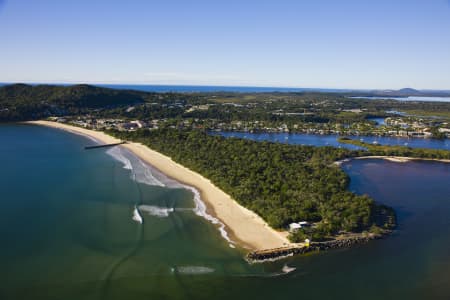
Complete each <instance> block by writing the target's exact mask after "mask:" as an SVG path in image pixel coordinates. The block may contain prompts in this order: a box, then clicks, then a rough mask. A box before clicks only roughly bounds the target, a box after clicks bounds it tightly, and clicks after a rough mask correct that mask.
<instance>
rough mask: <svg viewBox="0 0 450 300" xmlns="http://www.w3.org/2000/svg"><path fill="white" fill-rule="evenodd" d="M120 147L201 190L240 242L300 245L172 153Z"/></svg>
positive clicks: (99, 135) (105, 138) (107, 139)
mask: <svg viewBox="0 0 450 300" xmlns="http://www.w3.org/2000/svg"><path fill="white" fill-rule="evenodd" d="M24 124H30V125H39V126H47V127H51V128H56V129H61V130H65V131H67V132H70V133H73V134H78V135H82V136H85V137H88V138H93V139H95V140H98V141H100V142H103V143H108V144H112V143H118V142H120V140H119V139H117V138H114V137H112V136H109V135H107V134H105V133H104V132H101V131H94V130H91V129H85V128H81V127H76V126H72V125H67V124H63V123H57V122H51V121H29V122H24ZM119 147H123V148H126V149H127V150H129V151H130V152H132V153H133V154H134V155H136V156H137V157H138V158H139V159H141V160H143V161H144V162H146V163H148V164H149V165H151V166H152V167H154V168H156V169H157V170H158V171H160V172H161V173H163V174H165V175H166V176H168V177H170V178H172V179H174V180H175V181H177V182H179V183H181V184H184V185H187V186H190V187H193V188H195V189H196V190H198V192H199V193H200V198H201V200H202V201H203V202H204V203H205V205H206V209H207V212H208V213H209V214H210V215H212V216H213V217H214V218H217V219H218V220H220V222H222V223H223V224H224V225H225V230H226V232H227V234H228V235H229V236H231V239H232V241H235V242H237V244H238V245H239V246H241V247H243V248H248V249H250V250H252V251H256V250H265V249H273V248H280V247H287V246H294V245H297V244H294V243H291V242H289V240H288V239H287V232H278V231H276V230H274V229H273V228H271V227H270V226H269V225H268V224H267V223H266V222H265V221H264V220H263V219H262V218H261V217H260V216H258V215H257V214H256V213H254V212H253V211H250V210H249V209H247V208H245V207H243V206H241V205H240V204H239V203H237V202H236V201H235V200H234V199H232V198H231V197H230V196H229V195H228V194H226V193H225V192H223V191H222V190H221V189H219V188H218V187H217V186H215V185H214V184H213V183H212V182H211V181H210V180H209V179H207V178H205V177H203V176H202V175H200V174H198V173H196V172H194V171H192V170H190V169H188V168H186V167H184V166H183V165H181V164H178V163H176V162H174V161H173V160H172V159H171V158H170V157H168V156H165V155H163V154H161V153H159V152H157V151H154V150H152V149H150V148H149V147H147V146H145V145H142V144H139V143H133V142H128V143H126V144H123V145H120V146H119ZM209 221H210V220H209ZM217 229H218V230H220V229H219V228H217Z"/></svg>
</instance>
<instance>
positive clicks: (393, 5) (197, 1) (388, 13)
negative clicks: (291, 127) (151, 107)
mask: <svg viewBox="0 0 450 300" xmlns="http://www.w3.org/2000/svg"><path fill="white" fill-rule="evenodd" d="M0 37H1V39H0V41H1V42H0V82H73V83H75V82H86V83H136V84H200V85H244V86H249V85H251V86H289V87H324V88H325V87H326V88H402V87H414V88H420V89H450V1H449V0H409V1H404V0H395V1H393V0H377V1H370V0H342V1H337V0H314V1H312V0H310V1H303V0H296V1H294V0H276V1H275V0H273V1H268V0H258V1H250V0H240V1H237V0H226V1H225V0H224V1H219V0H217V1H214V0H208V1H206V0H161V1H153V0H147V1H145V0H128V1H114V0H64V1H61V0H33V1H30V0H0Z"/></svg>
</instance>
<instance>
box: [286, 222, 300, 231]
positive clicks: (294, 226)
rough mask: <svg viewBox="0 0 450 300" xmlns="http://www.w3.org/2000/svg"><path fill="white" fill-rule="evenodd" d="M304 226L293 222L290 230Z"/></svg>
mask: <svg viewBox="0 0 450 300" xmlns="http://www.w3.org/2000/svg"><path fill="white" fill-rule="evenodd" d="M300 228H302V226H301V225H300V224H299V223H291V224H289V231H291V232H294V231H297V230H299V229H300Z"/></svg>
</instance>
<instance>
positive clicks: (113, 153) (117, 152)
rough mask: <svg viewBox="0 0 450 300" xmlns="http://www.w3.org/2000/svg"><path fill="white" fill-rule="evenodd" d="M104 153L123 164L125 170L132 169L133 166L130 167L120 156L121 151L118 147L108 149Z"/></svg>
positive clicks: (126, 160)
mask: <svg viewBox="0 0 450 300" xmlns="http://www.w3.org/2000/svg"><path fill="white" fill-rule="evenodd" d="M106 153H107V154H108V155H110V156H112V157H113V158H114V159H115V160H117V161H119V162H121V163H122V164H123V168H124V169H127V170H132V169H133V166H132V165H131V161H130V160H129V159H128V158H126V157H125V156H124V155H123V154H122V150H121V148H120V147H113V148H111V149H109V150H108V151H106Z"/></svg>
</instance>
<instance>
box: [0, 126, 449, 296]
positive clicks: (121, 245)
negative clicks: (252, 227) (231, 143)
mask: <svg viewBox="0 0 450 300" xmlns="http://www.w3.org/2000/svg"><path fill="white" fill-rule="evenodd" d="M0 139H1V141H2V142H1V144H0V163H1V166H2V169H1V172H0V190H1V191H2V192H1V198H0V205H1V207H2V209H1V210H0V239H1V241H2V247H0V266H1V269H0V299H230V298H231V299H254V298H257V299H274V298H276V299H278V298H280V297H290V298H293V297H295V298H302V297H308V298H314V299H449V297H450V275H449V274H448V268H449V267H450V218H449V217H448V216H449V213H450V187H449V186H448V182H449V179H450V168H449V165H448V164H441V163H429V162H410V163H406V164H395V163H391V162H385V161H380V160H364V161H353V162H351V163H347V164H344V166H343V168H344V169H345V170H346V172H348V174H349V175H350V176H351V179H352V181H351V182H352V183H351V186H350V188H351V189H352V190H354V191H355V192H357V193H368V194H369V195H371V196H372V197H374V198H375V199H377V200H378V201H380V202H383V203H386V204H388V205H392V206H393V207H394V208H395V209H396V210H397V212H398V214H399V228H398V230H397V231H396V232H395V233H394V234H393V236H391V237H389V238H387V239H384V240H381V241H375V242H372V243H369V244H367V245H362V246H359V247H356V248H353V249H349V250H338V251H331V252H327V253H320V254H314V255H309V256H300V257H292V258H289V259H287V260H283V261H278V262H271V263H264V264H256V265H248V264H247V263H246V262H245V261H244V260H243V259H242V257H243V254H244V251H243V250H242V249H237V248H231V247H230V245H229V244H230V243H229V242H228V241H227V240H226V239H224V238H223V237H222V236H221V234H220V232H219V230H218V225H214V224H211V222H209V221H208V220H206V219H205V218H204V217H202V216H201V215H202V213H201V209H199V208H198V203H197V204H196V201H195V198H194V194H193V193H192V191H189V190H187V189H185V188H182V187H180V186H179V185H177V183H175V182H173V181H171V180H169V179H167V178H165V177H164V176H163V175H162V174H158V172H156V171H155V170H152V169H149V168H147V167H146V166H145V165H142V164H141V162H140V161H139V160H137V159H136V158H135V157H133V156H131V155H130V154H129V153H126V152H125V151H121V150H119V149H120V148H115V149H116V150H114V151H111V150H106V149H97V150H89V151H85V150H83V146H84V145H86V144H91V143H92V141H89V140H87V139H86V138H84V137H80V136H76V135H72V134H68V133H65V132H62V131H59V130H55V129H48V128H41V127H35V126H19V125H4V126H0ZM108 151H109V152H108ZM161 184H164V185H165V186H158V185H161ZM142 205H146V206H142ZM135 206H136V207H138V208H141V209H140V210H141V216H142V218H143V224H139V223H138V222H136V221H133V220H132V216H133V211H134V208H135ZM285 265H287V266H289V267H294V268H296V270H294V271H293V272H290V273H287V274H284V273H283V272H282V268H283V266H285Z"/></svg>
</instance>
